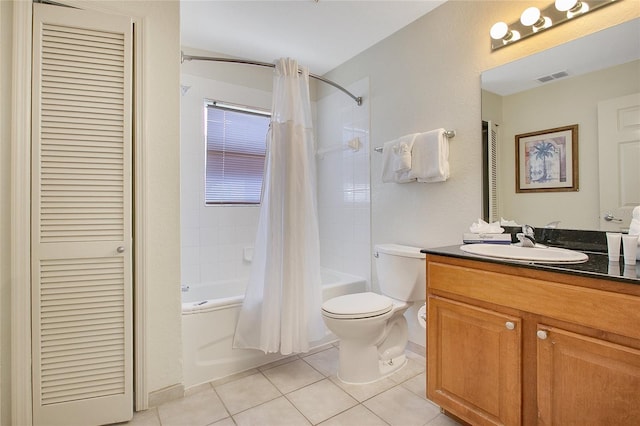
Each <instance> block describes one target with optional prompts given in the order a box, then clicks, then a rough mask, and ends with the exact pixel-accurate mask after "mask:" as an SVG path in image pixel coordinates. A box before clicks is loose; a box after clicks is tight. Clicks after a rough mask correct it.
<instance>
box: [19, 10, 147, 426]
mask: <svg viewBox="0 0 640 426" xmlns="http://www.w3.org/2000/svg"><path fill="white" fill-rule="evenodd" d="M58 2H59V3H62V4H65V5H68V6H72V7H78V8H84V9H91V10H96V11H99V12H104V13H114V12H113V11H110V10H108V9H105V8H97V5H93V4H91V3H87V2H86V1H85V2H82V1H79V0H58ZM32 4H33V3H32V1H16V2H14V3H13V46H12V47H13V53H12V73H13V75H12V92H11V105H12V109H13V115H12V120H11V235H10V239H11V241H10V249H11V253H12V256H11V419H12V423H13V424H20V425H31V424H32V423H33V417H32V404H33V398H32V387H31V242H30V241H31V200H30V197H27V196H25V194H30V192H31V74H32V72H31V57H32V50H33V47H32V25H33V24H32V22H33V21H32V15H33V8H32ZM131 18H132V20H133V23H134V59H133V63H134V70H133V73H134V74H133V80H134V93H133V95H134V96H133V97H134V105H133V109H132V111H133V129H134V130H133V147H132V148H133V157H134V158H133V176H132V178H133V240H134V241H133V247H134V253H133V293H134V294H133V296H134V297H133V300H134V301H133V330H134V333H133V335H134V341H133V345H134V359H133V368H134V374H133V375H134V401H132V403H134V409H135V411H140V410H146V409H147V408H148V405H149V397H148V392H147V369H146V362H145V360H146V353H147V350H146V333H145V330H146V327H145V326H146V322H147V318H146V313H147V312H146V280H145V277H146V270H147V261H146V257H145V252H146V250H145V241H146V240H145V237H146V235H147V232H146V225H145V222H146V220H145V219H146V218H147V214H148V211H147V206H146V203H145V198H144V195H143V194H145V193H146V189H147V185H148V179H146V170H147V167H146V164H145V158H146V155H145V147H146V143H145V141H146V139H145V136H146V135H145V132H144V126H141V125H139V123H143V122H144V105H143V99H144V96H143V95H144V86H143V81H142V75H143V66H144V63H143V60H142V58H143V56H144V55H143V54H142V51H143V49H144V46H143V36H142V34H143V33H144V31H143V27H144V19H143V18H140V17H135V16H131ZM24 141H29V143H24ZM25 283H29V285H25Z"/></svg>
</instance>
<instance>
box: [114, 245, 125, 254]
mask: <svg viewBox="0 0 640 426" xmlns="http://www.w3.org/2000/svg"><path fill="white" fill-rule="evenodd" d="M116 251H117V252H118V253H124V246H120V247H118V248H117V249H116Z"/></svg>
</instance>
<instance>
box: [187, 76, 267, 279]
mask: <svg viewBox="0 0 640 426" xmlns="http://www.w3.org/2000/svg"><path fill="white" fill-rule="evenodd" d="M192 65H193V64H192ZM209 65H210V64H209ZM236 66H238V65H236ZM214 77H215V76H214ZM180 83H181V85H183V86H190V88H189V89H188V91H187V92H186V93H185V94H184V95H182V97H181V100H180V116H181V126H180V127H181V128H180V132H181V134H180V161H181V165H182V167H181V171H180V187H181V191H180V213H181V250H182V269H181V275H182V279H181V282H182V284H190V283H202V282H214V281H221V280H229V279H246V278H248V277H249V271H250V267H251V263H249V262H248V261H246V260H244V258H243V254H244V251H243V250H244V248H245V247H252V246H253V243H254V240H255V236H256V229H257V227H258V218H259V214H260V207H259V206H206V205H205V202H204V190H205V188H204V176H205V155H206V146H205V142H204V140H205V139H204V102H205V99H210V100H220V101H225V102H229V103H235V104H239V105H248V106H253V107H258V108H263V109H266V110H270V109H271V92H268V91H264V90H260V89H255V88H250V87H244V86H238V85H235V84H230V83H226V82H223V81H217V80H214V79H209V78H203V77H199V76H195V75H189V74H184V73H183V74H182V76H181V82H180ZM176 286H177V283H176Z"/></svg>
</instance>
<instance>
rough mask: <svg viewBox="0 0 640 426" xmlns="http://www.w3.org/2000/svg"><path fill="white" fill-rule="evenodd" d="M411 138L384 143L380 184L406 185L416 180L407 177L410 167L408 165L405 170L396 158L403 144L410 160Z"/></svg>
mask: <svg viewBox="0 0 640 426" xmlns="http://www.w3.org/2000/svg"><path fill="white" fill-rule="evenodd" d="M413 137H414V135H407V136H403V137H401V138H399V139H394V140H392V141H389V142H385V144H384V145H383V147H382V182H385V183H407V182H413V181H415V180H416V179H415V178H412V177H409V171H410V169H411V166H410V165H409V168H408V169H405V168H404V167H403V166H402V165H401V162H402V160H401V159H399V158H398V157H399V156H398V154H399V149H400V145H401V144H405V145H406V146H407V149H406V150H407V151H408V154H409V159H410V157H411V148H410V146H412V145H413ZM396 169H398V171H396Z"/></svg>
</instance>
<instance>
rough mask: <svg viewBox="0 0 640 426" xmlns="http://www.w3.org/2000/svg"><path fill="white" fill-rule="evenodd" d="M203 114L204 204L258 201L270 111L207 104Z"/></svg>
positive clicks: (260, 191) (255, 202)
mask: <svg viewBox="0 0 640 426" xmlns="http://www.w3.org/2000/svg"><path fill="white" fill-rule="evenodd" d="M206 117H207V123H206V140H207V157H206V181H205V201H206V203H207V204H259V203H260V198H261V194H262V179H263V175H264V161H265V154H266V143H265V141H266V135H267V131H268V129H269V121H270V116H269V114H268V113H257V112H254V111H247V110H245V109H241V108H239V107H238V108H237V109H236V108H234V107H232V106H229V105H224V106H219V105H217V104H216V103H209V104H207V105H206Z"/></svg>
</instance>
